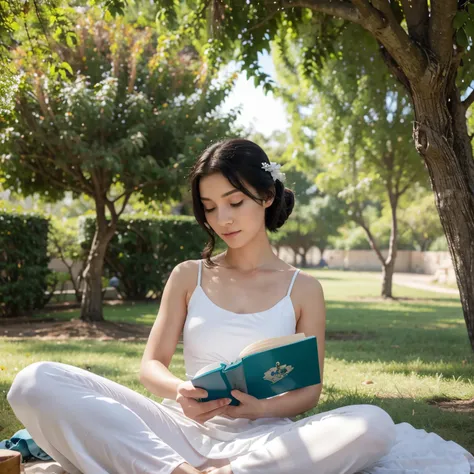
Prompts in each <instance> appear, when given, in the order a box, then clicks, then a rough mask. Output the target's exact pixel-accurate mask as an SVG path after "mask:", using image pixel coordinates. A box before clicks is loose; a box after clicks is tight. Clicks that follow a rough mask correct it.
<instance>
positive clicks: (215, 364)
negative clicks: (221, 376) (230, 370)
mask: <svg viewBox="0 0 474 474" xmlns="http://www.w3.org/2000/svg"><path fill="white" fill-rule="evenodd" d="M221 365H222V363H221V362H212V364H207V365H205V366H204V367H203V368H202V369H199V370H198V371H197V372H196V373H195V374H194V377H193V379H194V378H196V377H198V376H199V375H202V374H205V373H206V372H210V371H211V370H214V369H218V368H219V367H220V366H221Z"/></svg>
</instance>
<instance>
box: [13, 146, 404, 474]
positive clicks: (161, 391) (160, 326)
mask: <svg viewBox="0 0 474 474" xmlns="http://www.w3.org/2000/svg"><path fill="white" fill-rule="evenodd" d="M283 181H284V175H283V174H282V173H281V172H280V171H279V169H278V166H277V165H275V164H274V163H270V161H269V159H268V157H267V155H266V154H265V153H264V151H263V150H262V149H261V148H260V147H259V146H257V145H256V144H254V143H252V142H250V141H247V140H228V141H223V142H220V143H216V144H214V145H212V146H211V147H210V148H208V149H207V150H206V151H205V152H204V154H203V155H202V156H201V157H200V158H199V160H198V161H197V163H196V164H195V166H194V169H193V171H192V174H191V188H192V197H193V206H194V214H195V216H196V219H197V221H198V222H199V224H200V225H201V226H202V227H203V228H204V229H205V230H206V231H207V232H208V234H209V239H210V240H209V243H208V245H207V247H206V248H205V250H204V252H203V255H202V256H203V260H199V261H186V262H183V263H181V264H179V265H178V266H177V267H176V268H175V269H174V270H173V272H172V273H171V275H170V278H169V280H168V282H167V284H166V287H165V290H164V293H163V298H162V300H161V305H160V310H159V314H158V317H157V319H156V322H155V324H154V326H153V328H152V330H151V333H150V337H149V339H148V343H147V345H146V348H145V352H144V355H143V360H142V364H141V373H140V379H141V381H142V383H143V384H144V385H145V387H147V388H148V390H149V391H150V392H151V393H153V394H155V395H157V396H158V397H163V398H164V401H163V403H161V404H159V403H156V402H154V401H152V400H150V399H149V398H147V397H144V396H142V395H140V394H138V393H136V392H134V391H132V390H130V389H128V388H126V387H123V386H121V385H119V384H117V383H115V382H112V381H110V380H108V379H105V378H102V377H99V376H98V375H95V374H92V373H89V372H87V371H84V370H82V369H79V368H76V367H71V366H68V365H64V364H59V363H53V362H41V363H35V364H32V365H31V366H29V367H27V368H26V369H24V370H22V371H21V372H20V373H19V374H18V376H17V377H16V379H15V381H14V383H13V385H12V388H11V390H10V392H9V394H8V400H9V402H10V404H11V406H12V407H13V410H14V412H15V414H16V415H17V417H18V418H19V419H20V420H21V421H22V422H23V423H24V425H25V426H26V428H27V429H28V430H29V432H30V433H31V435H32V437H33V438H34V439H35V441H36V442H37V443H38V445H39V446H40V447H42V448H43V449H44V450H45V451H46V452H47V453H48V454H50V455H51V456H52V457H53V458H54V459H55V460H57V461H59V462H60V464H61V465H62V466H63V467H64V469H66V470H67V471H68V472H70V473H80V472H83V473H86V474H106V473H109V474H111V473H123V474H132V473H149V474H152V473H153V474H157V473H159V474H169V473H173V474H178V473H199V472H205V471H211V472H213V473H214V474H231V473H234V474H247V473H252V474H282V473H293V472H297V473H299V474H302V473H308V474H309V473H311V474H315V473H321V474H329V473H332V474H343V473H355V472H358V471H360V470H362V469H364V468H366V467H368V466H370V465H371V464H373V463H375V462H376V461H377V460H378V459H380V458H381V457H382V456H383V455H385V454H386V453H387V452H388V451H389V450H390V448H391V446H392V445H393V443H394V441H395V429H394V424H393V422H392V420H391V418H390V416H389V415H388V414H387V413H386V412H385V411H383V410H382V409H380V408H378V407H376V406H371V405H355V406H347V407H343V408H339V409H336V410H332V411H329V412H326V413H319V414H317V415H313V416H309V417H307V418H304V419H301V420H299V421H293V420H292V418H293V417H294V416H295V415H298V414H300V413H303V412H305V411H307V410H310V409H312V408H314V407H315V406H316V405H317V403H318V399H319V396H320V394H321V389H322V384H319V385H314V386H310V387H306V388H302V389H299V390H294V391H291V392H287V393H284V394H281V395H279V396H276V397H272V398H269V399H264V400H258V399H256V398H254V397H252V396H249V395H247V394H244V393H241V392H238V391H234V392H233V393H232V395H233V396H235V398H237V399H238V400H240V402H241V404H240V405H239V406H230V405H229V400H226V399H224V400H215V401H208V402H198V401H197V400H196V399H198V398H202V397H206V395H207V394H206V392H205V391H204V390H202V389H198V388H194V386H193V385H192V383H191V382H190V381H189V379H190V378H192V377H193V375H194V374H195V373H196V372H197V371H198V370H199V369H200V368H202V367H204V366H205V365H207V364H209V363H212V362H221V361H224V362H225V361H227V362H231V361H232V360H235V359H236V358H237V357H238V354H239V352H240V351H241V350H242V349H243V348H244V347H245V346H247V345H248V344H250V343H252V342H255V341H257V340H260V339H264V338H270V337H277V336H285V335H290V334H294V333H295V332H302V333H305V334H306V335H307V336H312V335H314V336H316V338H317V340H318V348H319V356H320V371H321V374H322V373H323V363H324V333H325V305H324V296H323V291H322V289H321V285H320V284H319V282H318V281H317V280H316V279H314V278H313V277H312V276H310V275H309V274H306V273H303V272H299V271H298V270H296V269H295V268H294V267H292V266H291V265H288V264H287V263H285V262H283V261H282V260H280V259H279V258H278V257H277V256H276V255H275V254H274V253H273V251H272V248H271V246H270V243H269V240H268V235H267V231H270V232H273V231H276V230H277V229H278V228H279V227H281V226H282V225H283V224H284V223H285V221H286V220H287V218H288V217H289V215H290V214H291V212H292V209H293V205H294V195H293V193H292V192H291V191H290V190H289V189H286V188H285V187H284V184H283ZM216 236H218V237H220V238H221V239H222V240H223V241H224V242H225V244H226V246H227V249H226V250H225V252H223V253H221V254H219V255H216V256H212V253H213V247H214V243H215V238H216ZM181 333H183V341H184V342H183V347H184V362H185V367H186V376H187V378H188V380H187V381H183V380H181V379H179V378H178V377H176V376H175V375H173V374H172V373H171V372H170V370H169V369H168V367H169V364H170V361H171V358H172V356H173V354H174V352H175V350H176V346H177V343H178V339H179V337H180V335H181ZM308 363H311V361H308Z"/></svg>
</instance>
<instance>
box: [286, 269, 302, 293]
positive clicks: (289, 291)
mask: <svg viewBox="0 0 474 474" xmlns="http://www.w3.org/2000/svg"><path fill="white" fill-rule="evenodd" d="M299 272H300V270H299V269H298V270H296V271H295V272H294V274H293V278H292V279H291V283H290V287H289V288H288V293H287V294H286V296H290V294H291V290H292V289H293V285H294V284H295V280H296V276H297V275H298V273H299Z"/></svg>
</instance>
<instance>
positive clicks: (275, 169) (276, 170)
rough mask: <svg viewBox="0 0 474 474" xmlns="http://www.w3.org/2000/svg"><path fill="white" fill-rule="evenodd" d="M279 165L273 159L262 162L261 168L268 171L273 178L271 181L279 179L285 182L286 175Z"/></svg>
mask: <svg viewBox="0 0 474 474" xmlns="http://www.w3.org/2000/svg"><path fill="white" fill-rule="evenodd" d="M280 168H281V165H279V164H278V163H275V162H274V161H270V163H262V169H263V170H265V171H268V172H269V173H270V174H271V175H272V178H273V181H276V180H277V179H278V181H280V182H281V183H284V182H285V179H286V175H285V173H282V172H281V171H280Z"/></svg>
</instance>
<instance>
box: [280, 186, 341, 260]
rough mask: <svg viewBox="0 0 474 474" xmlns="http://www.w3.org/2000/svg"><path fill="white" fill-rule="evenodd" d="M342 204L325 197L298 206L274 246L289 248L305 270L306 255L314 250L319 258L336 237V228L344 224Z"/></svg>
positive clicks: (334, 199) (318, 197)
mask: <svg viewBox="0 0 474 474" xmlns="http://www.w3.org/2000/svg"><path fill="white" fill-rule="evenodd" d="M341 204H342V203H341V202H340V201H339V200H338V199H336V198H334V197H331V196H329V195H326V196H315V197H312V198H311V200H310V201H309V203H308V204H302V205H298V206H297V207H295V210H294V212H293V213H292V215H291V216H290V218H289V219H288V221H287V222H286V223H285V225H284V226H283V227H282V228H281V229H280V230H279V232H277V233H276V234H275V237H273V238H272V243H273V245H274V246H276V247H279V246H287V247H290V248H291V249H292V250H293V252H294V255H295V258H296V256H297V255H299V256H300V258H301V265H302V266H303V267H305V266H306V255H307V253H308V251H309V250H310V249H311V248H312V247H317V248H318V249H319V251H320V252H321V256H322V254H323V253H324V250H325V249H326V248H327V247H328V243H329V239H330V238H331V237H333V236H335V235H337V234H338V228H339V227H340V226H341V225H342V223H343V222H344V215H343V212H342V205H341Z"/></svg>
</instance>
